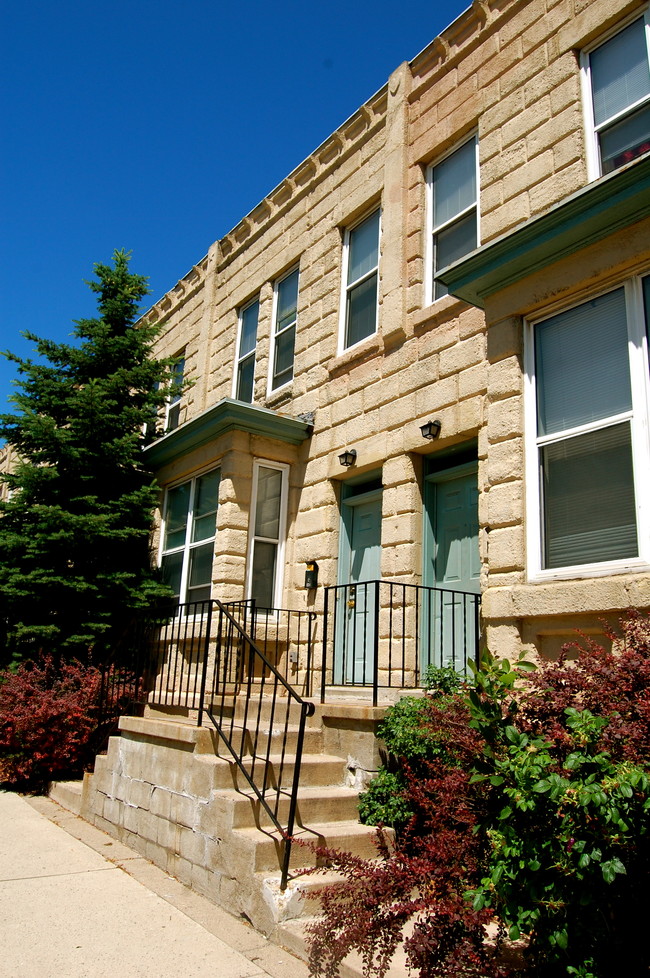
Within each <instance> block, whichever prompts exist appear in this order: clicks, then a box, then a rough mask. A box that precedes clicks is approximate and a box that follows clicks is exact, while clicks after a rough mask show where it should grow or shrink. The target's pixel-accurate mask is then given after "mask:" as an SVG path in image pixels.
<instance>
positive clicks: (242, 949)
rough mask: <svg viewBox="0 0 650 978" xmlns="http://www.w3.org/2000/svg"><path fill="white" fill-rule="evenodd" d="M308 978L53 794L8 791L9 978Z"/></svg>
mask: <svg viewBox="0 0 650 978" xmlns="http://www.w3.org/2000/svg"><path fill="white" fill-rule="evenodd" d="M109 976H110V978H140V976H146V978H267V976H271V978H307V968H306V966H305V964H304V963H303V962H302V961H299V960H298V959H297V958H295V957H294V956H293V955H291V954H289V953H288V952H287V951H284V950H282V949H281V948H278V947H276V946H275V945H273V944H270V943H269V942H268V941H267V940H266V939H265V938H264V937H262V936H261V935H260V934H258V933H257V932H256V931H255V930H253V928H252V927H249V926H247V925H246V924H245V923H244V922H242V921H240V920H237V919H235V918H234V917H231V916H230V914H228V913H226V912H225V911H223V910H221V909H220V908H218V907H216V906H214V905H213V904H211V903H210V902H209V901H207V900H205V899H204V898H203V897H200V896H198V895H197V894H195V893H193V892H192V891H191V890H188V889H187V888H186V887H185V886H183V885H182V884H181V883H179V882H178V881H177V880H174V879H171V878H170V877H168V876H166V875H165V873H164V872H163V871H162V870H160V869H158V868H157V867H155V866H153V865H152V864H151V863H149V862H147V860H145V859H143V858H142V857H141V856H139V855H138V854H137V853H135V852H133V850H131V849H129V848H128V847H127V846H124V845H122V844H121V843H119V842H116V841H115V840H114V839H111V837H110V836H108V835H105V834H104V833H103V832H101V831H100V830H99V829H96V828H95V827H94V826H92V825H89V824H88V823H87V822H84V821H83V820H82V819H80V818H77V816H76V815H73V814H71V813H70V812H66V811H65V810H64V809H61V808H60V807H59V806H58V805H56V804H55V803H54V802H52V801H50V800H49V799H48V798H23V797H21V796H20V795H15V794H12V793H9V792H0V978H109Z"/></svg>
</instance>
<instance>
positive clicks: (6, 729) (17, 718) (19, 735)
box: [0, 657, 101, 790]
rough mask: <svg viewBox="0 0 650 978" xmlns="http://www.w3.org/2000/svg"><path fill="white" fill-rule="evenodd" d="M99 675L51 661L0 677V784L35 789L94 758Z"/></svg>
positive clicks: (71, 773) (79, 770)
mask: <svg viewBox="0 0 650 978" xmlns="http://www.w3.org/2000/svg"><path fill="white" fill-rule="evenodd" d="M100 686H101V674H100V672H99V670H98V669H96V668H95V667H94V666H90V665H82V664H81V663H80V662H67V663H61V664H59V665H55V663H54V662H53V660H52V659H51V658H50V657H47V658H44V659H42V660H40V661H38V662H29V663H25V664H23V665H21V666H20V667H19V668H18V670H17V671H16V672H15V673H11V672H2V673H0V782H4V783H5V784H8V785H10V786H11V787H15V788H25V789H32V790H33V789H39V788H42V787H43V786H44V785H45V784H46V783H47V782H48V781H51V780H54V779H56V778H69V777H74V776H79V775H80V774H81V773H82V772H83V770H84V769H85V767H87V766H88V765H89V764H90V763H91V762H92V759H93V755H94V749H93V746H92V744H91V740H92V734H93V732H94V731H95V729H96V726H97V719H98V704H99V693H100Z"/></svg>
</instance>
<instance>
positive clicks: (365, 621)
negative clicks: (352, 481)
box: [335, 492, 381, 685]
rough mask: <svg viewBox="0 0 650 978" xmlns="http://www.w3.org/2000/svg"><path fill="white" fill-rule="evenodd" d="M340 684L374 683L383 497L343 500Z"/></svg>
mask: <svg viewBox="0 0 650 978" xmlns="http://www.w3.org/2000/svg"><path fill="white" fill-rule="evenodd" d="M342 509H343V513H342V524H343V525H342V533H341V555H340V561H339V584H342V585H345V587H343V588H340V589H339V591H338V607H337V641H336V664H335V681H336V682H338V683H341V682H344V683H354V684H358V685H364V684H366V683H370V682H372V674H373V667H374V650H375V634H376V633H375V611H376V608H377V606H378V605H377V602H378V593H377V586H376V584H375V582H376V581H379V577H380V574H381V493H377V492H372V493H368V494H365V493H361V494H359V495H358V496H355V497H352V498H349V499H347V500H344V501H343V506H342Z"/></svg>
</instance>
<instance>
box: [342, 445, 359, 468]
mask: <svg viewBox="0 0 650 978" xmlns="http://www.w3.org/2000/svg"><path fill="white" fill-rule="evenodd" d="M356 460H357V453H356V449H354V448H346V449H345V451H344V452H341V454H340V455H339V462H340V463H341V465H344V466H345V468H346V469H348V468H349V467H350V466H351V465H354V463H355V462H356Z"/></svg>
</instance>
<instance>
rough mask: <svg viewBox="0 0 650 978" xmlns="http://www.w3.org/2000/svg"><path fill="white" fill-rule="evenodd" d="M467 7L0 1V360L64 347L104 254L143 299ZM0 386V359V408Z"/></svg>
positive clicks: (1, 369)
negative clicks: (38, 342)
mask: <svg viewBox="0 0 650 978" xmlns="http://www.w3.org/2000/svg"><path fill="white" fill-rule="evenodd" d="M467 6H468V0H460V2H456V0H444V2H438V3H431V2H429V3H410V4H409V3H406V4H403V3H401V4H400V3H397V4H396V3H394V2H388V0H373V2H372V3H370V2H366V0H356V2H354V0H352V2H351V0H345V2H343V0H329V2H328V3H318V2H316V3H314V4H307V3H304V2H294V0H282V2H280V3H269V2H259V0H249V2H247V3H246V2H240V3H237V2H234V3H233V2H231V3H224V2H219V0H194V2H192V3H187V4H183V3H180V2H177V0H157V2H154V0H112V2H111V3H107V2H106V0H104V2H99V3H95V2H92V0H83V2H82V0H58V2H56V3H54V2H52V0H48V2H45V0H32V2H30V3H26V4H18V3H7V4H5V5H4V10H3V14H2V18H1V21H0V35H1V38H2V39H1V40H0V107H1V108H0V113H1V114H0V134H1V136H0V139H1V140H2V151H1V154H0V188H1V189H0V198H1V202H2V206H1V212H0V218H1V221H2V228H1V234H0V349H3V350H5V349H9V350H11V351H13V352H14V353H17V354H19V355H20V356H28V355H30V350H31V347H30V345H29V344H27V343H26V342H25V341H24V340H23V339H22V337H21V335H20V333H21V331H22V330H30V331H32V332H35V333H36V334H37V335H39V336H44V337H48V338H51V339H57V340H59V339H66V337H67V336H68V335H69V333H70V331H71V329H72V328H73V327H72V321H73V320H75V319H79V318H83V317H86V316H92V315H93V314H94V310H95V304H94V299H93V296H92V294H91V293H90V291H89V290H88V288H87V286H85V285H84V279H88V278H90V277H91V275H92V267H93V264H94V263H95V262H107V261H108V260H109V259H110V256H111V254H112V252H113V250H114V249H115V248H126V249H127V250H129V251H131V252H132V253H133V260H132V263H131V268H132V270H133V271H135V272H138V273H140V274H143V275H147V276H148V277H149V279H150V285H151V289H152V296H151V299H152V301H153V300H155V299H158V298H160V296H161V295H163V294H164V293H165V292H166V291H167V290H168V289H170V288H171V287H172V286H173V285H174V284H175V283H176V282H177V281H178V279H179V278H182V276H183V275H184V274H185V273H186V272H187V271H189V269H190V268H191V267H192V265H193V264H195V263H196V262H197V261H198V260H199V259H201V258H202V257H203V256H204V255H205V254H206V252H207V250H208V248H209V246H210V244H211V243H212V242H213V241H215V240H216V239H217V238H219V237H221V236H222V235H223V234H225V233H226V232H227V231H229V230H230V229H231V228H232V227H234V225H235V224H237V222H238V221H239V220H240V219H241V218H242V217H243V216H244V215H245V214H246V213H247V212H248V211H249V210H251V209H252V208H253V207H254V206H255V204H257V203H258V202H259V201H260V200H261V199H262V198H263V197H264V196H266V194H267V193H268V192H269V191H270V190H272V189H273V187H275V186H276V185H277V184H278V183H279V182H280V181H281V180H282V178H283V177H284V176H286V175H287V174H288V173H289V172H290V171H291V170H292V169H293V168H294V167H295V166H297V164H298V163H300V162H301V161H302V160H303V159H304V158H305V157H306V156H307V155H308V154H309V153H310V152H311V151H312V150H314V149H315V148H316V147H317V146H318V145H319V144H320V143H321V142H322V141H323V140H324V139H325V138H326V137H327V136H328V135H329V134H330V133H331V132H332V131H333V130H334V129H336V128H338V126H340V125H341V124H342V123H343V122H344V121H345V119H347V118H348V116H350V115H351V114H352V113H353V112H354V111H355V110H356V109H357V108H358V107H359V105H361V104H362V103H363V102H365V101H366V100H367V99H368V98H369V97H370V96H371V95H373V94H374V92H376V91H377V90H378V89H379V88H380V87H381V86H382V85H383V84H384V82H385V81H386V79H387V77H388V75H389V74H390V72H391V71H392V70H393V69H394V68H396V67H397V66H398V65H399V64H400V63H401V62H402V61H406V60H411V59H412V58H413V57H415V55H416V54H417V53H418V52H419V51H421V50H422V48H424V47H425V46H426V45H427V44H428V43H429V41H431V40H432V39H433V38H434V37H435V36H436V35H437V34H439V33H440V32H441V31H442V30H444V28H445V27H446V26H447V25H448V24H450V23H451V22H452V21H453V20H454V19H455V18H456V17H457V16H458V15H459V14H460V13H461V12H462V11H463V10H464V9H465V8H466V7H467ZM12 376H14V368H13V367H12V366H11V365H10V364H8V363H7V361H6V360H5V359H4V358H0V410H5V408H6V406H7V400H6V399H7V396H8V395H9V394H10V393H11V389H12V385H11V378H12Z"/></svg>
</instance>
